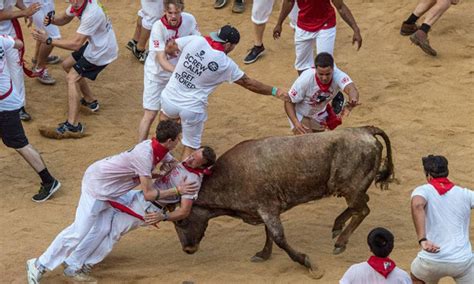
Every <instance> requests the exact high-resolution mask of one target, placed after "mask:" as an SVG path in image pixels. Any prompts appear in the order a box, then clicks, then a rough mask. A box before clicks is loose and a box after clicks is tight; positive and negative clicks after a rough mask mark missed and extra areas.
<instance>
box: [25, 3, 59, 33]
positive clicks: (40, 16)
mask: <svg viewBox="0 0 474 284" xmlns="http://www.w3.org/2000/svg"><path fill="white" fill-rule="evenodd" d="M23 3H24V4H25V6H26V7H29V6H30V5H31V4H33V3H40V4H41V9H40V10H39V11H38V12H36V13H34V14H33V23H34V24H35V27H36V28H37V29H41V30H45V31H46V33H48V36H49V37H51V38H52V39H60V38H61V33H60V32H59V28H58V26H55V25H49V26H44V24H43V20H44V18H45V17H46V16H47V15H48V13H49V12H51V11H54V1H53V0H23Z"/></svg>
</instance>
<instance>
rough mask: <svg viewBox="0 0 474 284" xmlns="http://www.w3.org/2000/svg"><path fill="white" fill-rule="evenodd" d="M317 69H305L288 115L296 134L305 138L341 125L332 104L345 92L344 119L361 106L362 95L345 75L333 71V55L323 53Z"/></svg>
mask: <svg viewBox="0 0 474 284" xmlns="http://www.w3.org/2000/svg"><path fill="white" fill-rule="evenodd" d="M314 64H315V66H316V68H310V69H306V70H305V71H303V72H302V73H301V75H300V76H299V77H298V78H297V79H296V81H295V82H294V83H293V86H292V87H291V89H290V91H289V97H290V100H291V101H290V102H285V111H286V114H287V115H288V119H289V121H290V126H291V128H292V130H293V133H294V134H295V135H296V134H305V133H309V132H319V131H324V130H325V129H326V128H328V129H331V130H332V129H334V128H336V127H337V126H338V125H339V124H341V123H342V121H341V116H339V115H336V113H335V112H334V111H333V109H332V106H331V105H330V104H329V103H330V102H331V101H332V100H333V98H334V97H335V96H336V95H337V93H338V92H339V90H343V91H344V92H345V93H346V94H347V95H348V96H349V98H350V100H349V104H348V105H347V106H346V107H345V108H344V110H345V112H344V113H343V114H342V115H347V114H348V113H349V112H350V111H351V110H352V108H354V107H355V106H357V105H358V103H359V91H358V90H357V88H356V86H355V84H354V83H353V82H352V80H351V78H350V77H349V76H347V74H346V73H344V72H342V71H341V70H339V69H338V68H335V67H334V59H333V57H332V55H331V54H329V53H326V52H321V53H319V54H318V55H317V56H316V59H315V60H314Z"/></svg>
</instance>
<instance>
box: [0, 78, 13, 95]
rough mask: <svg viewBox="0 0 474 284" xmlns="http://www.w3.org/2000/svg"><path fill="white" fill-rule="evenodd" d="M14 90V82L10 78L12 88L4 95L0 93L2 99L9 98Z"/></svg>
mask: <svg viewBox="0 0 474 284" xmlns="http://www.w3.org/2000/svg"><path fill="white" fill-rule="evenodd" d="M12 91H13V84H12V80H10V89H9V90H8V91H7V92H6V93H5V94H3V95H0V100H4V99H6V98H8V96H9V95H10V94H11V93H12Z"/></svg>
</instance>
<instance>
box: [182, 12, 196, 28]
mask: <svg viewBox="0 0 474 284" xmlns="http://www.w3.org/2000/svg"><path fill="white" fill-rule="evenodd" d="M181 18H182V21H183V25H184V24H189V23H195V22H196V18H195V17H194V16H193V14H191V13H187V12H183V13H181Z"/></svg>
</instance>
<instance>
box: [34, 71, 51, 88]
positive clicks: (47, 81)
mask: <svg viewBox="0 0 474 284" xmlns="http://www.w3.org/2000/svg"><path fill="white" fill-rule="evenodd" d="M37 71H39V70H37ZM36 79H38V81H40V83H41V84H44V85H54V84H56V79H54V78H53V77H51V75H49V73H48V69H46V68H45V69H43V71H42V73H41V75H40V76H38V77H36Z"/></svg>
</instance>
